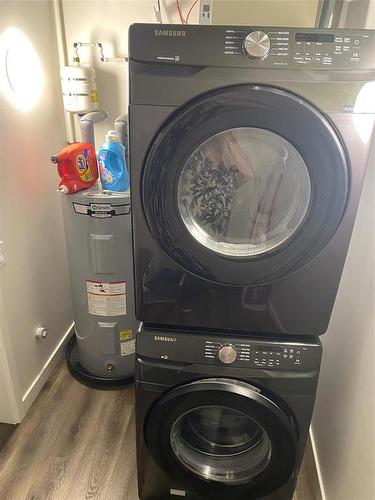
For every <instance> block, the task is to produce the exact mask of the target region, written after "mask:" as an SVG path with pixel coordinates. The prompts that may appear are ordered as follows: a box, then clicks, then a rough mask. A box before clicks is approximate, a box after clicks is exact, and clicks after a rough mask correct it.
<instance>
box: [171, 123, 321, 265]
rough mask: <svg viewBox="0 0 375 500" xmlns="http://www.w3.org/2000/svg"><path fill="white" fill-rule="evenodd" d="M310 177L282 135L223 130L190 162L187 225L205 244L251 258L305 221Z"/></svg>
mask: <svg viewBox="0 0 375 500" xmlns="http://www.w3.org/2000/svg"><path fill="white" fill-rule="evenodd" d="M310 192H311V187H310V177H309V173H308V170H307V167H306V165H305V163H304V161H303V159H302V157H301V156H300V154H299V153H298V152H297V150H296V149H295V148H294V147H293V146H292V145H291V144H290V143H289V142H287V141H286V140H285V139H283V138H282V137H281V136H279V135H277V134H274V133H273V132H269V131H266V130H262V129H258V128H252V127H242V128H236V129H230V130H226V131H223V132H221V133H219V134H217V135H215V136H213V137H211V138H210V139H208V140H206V141H205V142H204V143H203V144H201V145H200V146H199V147H198V148H197V149H196V150H195V151H194V152H193V154H192V155H191V156H190V157H189V159H188V161H187V163H186V165H185V167H184V169H183V171H182V173H181V177H180V181H179V185H178V206H179V210H180V214H181V217H182V220H183V222H184V224H185V225H186V227H187V229H188V231H189V232H190V233H191V235H192V236H193V237H194V238H195V239H196V240H197V241H198V242H199V243H201V244H202V245H204V246H205V247H207V248H210V249H211V250H213V251H215V252H218V253H220V254H224V255H227V256H239V257H250V256H254V255H259V254H261V253H264V252H268V251H270V250H273V249H275V248H277V247H278V246H279V245H280V244H282V243H284V242H285V241H286V240H288V238H289V237H290V236H292V235H293V233H294V232H295V231H296V230H297V229H298V227H299V226H300V225H301V223H302V222H303V220H304V217H305V215H306V213H307V210H308V207H309V203H310Z"/></svg>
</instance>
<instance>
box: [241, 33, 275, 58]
mask: <svg viewBox="0 0 375 500" xmlns="http://www.w3.org/2000/svg"><path fill="white" fill-rule="evenodd" d="M270 48H271V41H270V38H269V36H268V35H267V33H264V31H252V32H251V33H250V34H249V35H247V37H246V38H245V40H244V42H243V50H244V52H245V54H246V55H247V57H250V59H264V58H265V57H267V55H268V52H269V51H270Z"/></svg>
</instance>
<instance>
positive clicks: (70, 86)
mask: <svg viewBox="0 0 375 500" xmlns="http://www.w3.org/2000/svg"><path fill="white" fill-rule="evenodd" d="M60 76H61V89H62V94H63V99H64V108H65V110H66V111H70V112H71V113H79V114H83V113H88V112H89V111H95V110H97V109H98V88H97V84H96V72H95V70H94V68H92V67H91V66H86V65H80V66H64V67H63V68H61V71H60Z"/></svg>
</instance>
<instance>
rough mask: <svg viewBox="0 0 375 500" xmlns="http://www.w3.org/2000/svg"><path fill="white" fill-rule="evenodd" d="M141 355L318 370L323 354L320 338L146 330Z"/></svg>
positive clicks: (139, 342) (141, 336) (139, 343)
mask: <svg viewBox="0 0 375 500" xmlns="http://www.w3.org/2000/svg"><path fill="white" fill-rule="evenodd" d="M137 354H138V355H140V356H146V357H149V358H153V359H159V360H165V361H170V362H181V363H197V364H202V365H216V366H222V367H224V366H233V367H239V368H245V367H246V368H261V369H265V370H296V369H297V370H305V371H306V370H316V368H317V366H319V362H320V357H321V344H320V341H319V339H316V338H314V339H312V340H311V341H296V340H294V339H293V340H285V341H281V340H263V339H261V338H251V339H249V337H246V336H243V335H242V336H237V335H232V336H228V335H225V336H223V335H222V334H220V335H212V334H210V335H207V334H204V333H190V332H170V331H165V332H164V331H163V332H161V331H159V330H142V331H141V332H140V333H139V335H138V337H137Z"/></svg>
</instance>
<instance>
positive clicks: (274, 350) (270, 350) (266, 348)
mask: <svg viewBox="0 0 375 500" xmlns="http://www.w3.org/2000/svg"><path fill="white" fill-rule="evenodd" d="M256 352H257V353H258V352H267V353H268V354H276V353H278V352H280V353H281V352H283V348H282V347H277V346H270V345H264V346H261V345H258V346H257V347H256Z"/></svg>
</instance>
